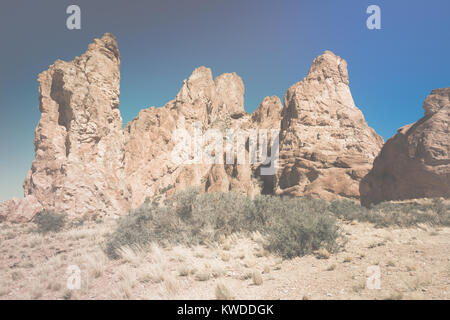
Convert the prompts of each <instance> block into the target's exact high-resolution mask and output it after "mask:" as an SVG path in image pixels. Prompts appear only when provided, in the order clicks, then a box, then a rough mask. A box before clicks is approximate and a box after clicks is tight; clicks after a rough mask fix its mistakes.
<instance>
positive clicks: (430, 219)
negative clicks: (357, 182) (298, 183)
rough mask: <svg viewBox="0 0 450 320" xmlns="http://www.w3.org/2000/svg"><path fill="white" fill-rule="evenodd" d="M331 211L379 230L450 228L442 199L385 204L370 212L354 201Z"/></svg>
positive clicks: (449, 214)
mask: <svg viewBox="0 0 450 320" xmlns="http://www.w3.org/2000/svg"><path fill="white" fill-rule="evenodd" d="M329 210H330V211H331V212H333V213H334V214H335V215H336V216H337V217H339V218H342V219H344V220H347V221H350V222H352V221H355V220H356V221H361V222H370V223H373V224H374V225H375V226H376V227H388V226H398V227H411V226H416V225H419V224H421V223H425V224H430V225H433V226H438V225H439V226H450V206H449V205H446V204H445V203H444V202H443V201H442V199H433V200H432V201H431V202H424V203H418V202H407V203H395V202H383V203H380V204H378V205H375V206H372V207H370V208H365V207H363V206H361V205H359V204H358V203H356V202H354V201H351V200H335V201H333V202H331V204H330V205H329Z"/></svg>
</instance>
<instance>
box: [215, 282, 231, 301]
mask: <svg viewBox="0 0 450 320" xmlns="http://www.w3.org/2000/svg"><path fill="white" fill-rule="evenodd" d="M215 293H216V299H217V300H233V299H234V297H233V295H232V294H231V292H230V290H229V289H228V288H227V287H226V286H225V285H224V284H223V283H218V284H217V286H216V290H215Z"/></svg>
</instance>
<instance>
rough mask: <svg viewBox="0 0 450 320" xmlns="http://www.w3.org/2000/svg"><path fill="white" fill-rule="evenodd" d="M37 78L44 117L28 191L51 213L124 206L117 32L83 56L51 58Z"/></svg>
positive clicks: (26, 186) (107, 211)
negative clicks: (67, 59) (49, 63)
mask: <svg viewBox="0 0 450 320" xmlns="http://www.w3.org/2000/svg"><path fill="white" fill-rule="evenodd" d="M38 81H39V93H40V97H39V101H40V104H39V110H40V111H41V119H40V121H39V124H38V126H37V128H36V134H35V151H36V158H35V160H34V161H33V164H32V167H31V170H30V171H29V172H28V174H27V177H26V180H25V182H24V189H25V195H33V196H35V197H36V199H37V200H38V201H39V203H41V204H42V205H43V207H45V208H46V209H50V210H54V211H55V212H68V213H71V214H94V213H95V214H98V215H104V214H113V213H121V212H123V211H125V210H127V209H128V207H129V204H128V202H129V199H128V198H129V196H130V194H129V191H128V190H127V189H126V186H125V176H124V135H123V132H122V118H121V115H120V112H119V109H118V107H119V94H120V90H119V85H120V55H119V50H118V47H117V42H116V40H115V38H114V37H113V36H112V35H110V34H105V35H104V36H103V37H102V38H101V39H96V40H95V41H94V43H92V44H90V45H89V47H88V50H87V51H86V53H84V54H83V55H82V56H81V57H77V58H76V59H75V60H73V61H71V62H64V61H60V60H58V61H56V62H55V63H54V64H53V65H52V66H50V68H49V69H48V70H47V71H44V72H43V73H41V74H40V75H39V79H38Z"/></svg>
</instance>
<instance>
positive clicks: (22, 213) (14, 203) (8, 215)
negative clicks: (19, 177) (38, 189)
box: [0, 195, 43, 223]
mask: <svg viewBox="0 0 450 320" xmlns="http://www.w3.org/2000/svg"><path fill="white" fill-rule="evenodd" d="M42 210H43V207H42V205H41V204H40V203H39V202H38V201H37V199H36V198H35V197H34V196H32V195H31V196H26V197H25V198H21V199H18V198H12V199H10V200H6V201H3V202H2V203H0V222H3V221H8V222H12V223H23V222H30V221H31V220H32V219H33V218H34V216H35V215H36V214H37V213H39V212H41V211H42Z"/></svg>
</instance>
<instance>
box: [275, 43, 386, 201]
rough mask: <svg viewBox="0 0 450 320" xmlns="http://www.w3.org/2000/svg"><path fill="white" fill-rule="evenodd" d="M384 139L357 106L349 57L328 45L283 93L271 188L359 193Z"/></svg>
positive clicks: (341, 194)
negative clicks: (277, 156)
mask: <svg viewBox="0 0 450 320" xmlns="http://www.w3.org/2000/svg"><path fill="white" fill-rule="evenodd" d="M382 144H383V140H382V138H381V137H380V136H378V135H377V134H376V133H375V131H374V130H373V129H372V128H370V127H369V126H368V125H367V123H366V121H365V120H364V117H363V115H362V113H361V111H360V110H359V109H358V108H357V107H356V106H355V103H354V102H353V98H352V95H351V93H350V88H349V80H348V73H347V63H346V62H345V60H343V59H341V58H340V57H338V56H336V55H334V54H333V53H332V52H329V51H326V52H325V53H324V54H323V55H321V56H319V57H317V58H316V59H315V60H314V62H313V64H312V66H311V68H310V70H309V73H308V75H307V77H306V78H305V79H304V80H302V81H300V82H298V83H296V84H294V85H293V86H292V87H290V88H289V90H288V91H287V92H286V94H285V96H284V109H283V112H282V121H281V135H280V169H279V170H278V174H277V179H276V185H275V190H274V191H275V193H276V194H278V195H291V196H302V195H311V196H315V197H320V198H323V199H326V200H330V199H334V198H338V197H346V198H354V199H358V198H359V182H360V180H361V179H362V178H363V177H364V176H365V175H366V174H367V172H368V171H369V170H370V169H371V166H372V162H373V159H374V158H375V156H376V155H377V154H378V152H379V150H380V148H381V146H382Z"/></svg>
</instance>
